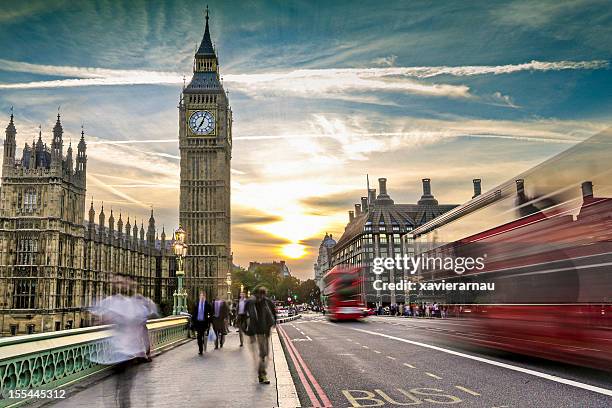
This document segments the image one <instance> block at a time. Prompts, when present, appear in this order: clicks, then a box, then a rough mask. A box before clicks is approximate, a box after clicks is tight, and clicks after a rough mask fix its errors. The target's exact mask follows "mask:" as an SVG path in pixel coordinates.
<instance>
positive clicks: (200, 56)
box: [194, 6, 218, 72]
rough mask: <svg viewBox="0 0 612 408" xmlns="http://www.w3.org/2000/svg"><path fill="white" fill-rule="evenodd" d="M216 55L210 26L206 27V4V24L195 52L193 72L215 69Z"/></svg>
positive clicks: (216, 66)
mask: <svg viewBox="0 0 612 408" xmlns="http://www.w3.org/2000/svg"><path fill="white" fill-rule="evenodd" d="M217 68H218V65H217V55H216V54H215V48H214V47H213V43H212V40H211V38H210V28H209V27H208V6H206V25H205V27H204V37H202V42H200V46H199V47H198V50H197V51H196V54H195V61H194V72H207V71H208V72H210V71H215V72H216V71H217Z"/></svg>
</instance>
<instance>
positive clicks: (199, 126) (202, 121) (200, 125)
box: [196, 116, 205, 130]
mask: <svg viewBox="0 0 612 408" xmlns="http://www.w3.org/2000/svg"><path fill="white" fill-rule="evenodd" d="M201 119H202V120H201V121H200V124H199V125H198V127H196V130H200V128H201V127H202V125H203V124H204V119H205V118H204V116H202V118H201Z"/></svg>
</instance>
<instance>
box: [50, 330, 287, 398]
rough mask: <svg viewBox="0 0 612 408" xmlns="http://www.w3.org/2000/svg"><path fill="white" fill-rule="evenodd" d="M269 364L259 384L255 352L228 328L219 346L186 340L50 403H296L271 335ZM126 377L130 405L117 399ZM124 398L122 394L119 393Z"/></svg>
mask: <svg viewBox="0 0 612 408" xmlns="http://www.w3.org/2000/svg"><path fill="white" fill-rule="evenodd" d="M272 347H273V353H271V356H270V362H269V365H268V378H269V379H270V381H271V383H270V384H269V385H264V384H259V382H258V378H257V369H256V366H257V365H256V359H255V353H254V352H253V350H251V347H249V344H248V338H245V345H244V347H240V346H239V338H238V333H236V332H235V329H233V328H232V331H231V333H230V334H229V335H228V336H227V338H226V342H225V345H224V347H223V348H222V349H218V350H214V344H213V345H211V344H210V343H209V344H208V350H207V352H205V353H204V354H203V355H201V356H200V355H198V347H197V344H196V342H195V341H189V342H187V343H185V344H183V345H180V346H178V347H175V348H173V349H171V350H168V351H167V352H165V353H163V354H160V355H159V356H157V357H155V358H154V359H153V361H152V362H151V363H143V364H138V365H135V366H132V367H130V368H129V369H128V370H127V372H126V373H125V374H122V375H109V376H106V377H105V378H103V379H101V380H99V381H97V382H95V383H94V384H91V385H88V386H87V387H86V388H85V389H83V390H80V391H78V392H77V391H75V390H68V391H67V397H68V398H67V399H65V400H60V401H57V403H55V404H54V405H56V406H58V407H62V408H63V407H67V408H72V407H74V408H77V407H78V408H81V407H88V408H89V407H105V408H106V407H118V406H131V407H147V408H148V407H173V408H176V407H185V406H192V407H232V408H233V407H277V406H279V403H280V406H281V407H296V406H298V405H299V402H298V400H297V394H296V392H295V388H294V385H293V381H292V379H291V374H290V373H289V369H288V366H287V363H286V361H285V358H284V354H283V352H282V347H281V346H280V342H279V341H278V336H277V334H276V332H275V331H274V332H273V336H272ZM126 379H131V384H132V387H131V390H130V391H129V395H130V405H121V404H119V403H118V402H117V401H116V395H117V389H118V385H120V384H122V383H123V384H124V383H125V382H124V381H126ZM124 402H125V398H124Z"/></svg>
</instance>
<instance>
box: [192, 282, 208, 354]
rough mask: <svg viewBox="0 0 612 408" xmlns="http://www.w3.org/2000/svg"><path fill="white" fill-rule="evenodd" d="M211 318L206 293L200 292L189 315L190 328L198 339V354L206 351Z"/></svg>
mask: <svg viewBox="0 0 612 408" xmlns="http://www.w3.org/2000/svg"><path fill="white" fill-rule="evenodd" d="M211 317H212V306H211V304H210V303H209V302H208V301H207V300H206V292H204V291H203V290H201V291H200V298H199V300H198V301H197V302H196V304H195V305H194V306H193V309H192V313H191V327H192V329H193V330H195V331H196V333H197V339H198V354H202V352H203V351H206V345H207V343H208V330H210V323H211Z"/></svg>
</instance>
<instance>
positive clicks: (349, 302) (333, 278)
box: [323, 265, 365, 320]
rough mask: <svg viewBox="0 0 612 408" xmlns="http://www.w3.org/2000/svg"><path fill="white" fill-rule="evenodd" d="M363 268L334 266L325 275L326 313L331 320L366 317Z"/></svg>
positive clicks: (324, 296)
mask: <svg viewBox="0 0 612 408" xmlns="http://www.w3.org/2000/svg"><path fill="white" fill-rule="evenodd" d="M362 275H363V268H362V267H354V266H342V265H337V266H334V267H333V268H332V269H331V270H330V271H329V272H327V273H326V274H325V276H323V284H324V288H323V299H324V302H325V305H326V307H325V314H326V315H327V316H328V317H329V319H331V320H354V319H361V318H362V317H364V309H365V304H364V302H363V276H362Z"/></svg>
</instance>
